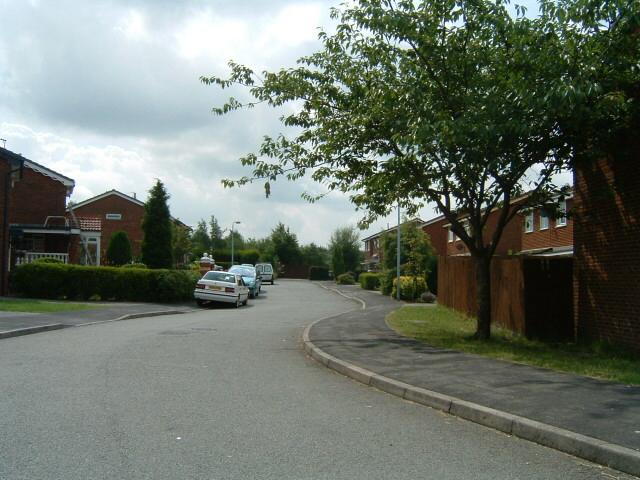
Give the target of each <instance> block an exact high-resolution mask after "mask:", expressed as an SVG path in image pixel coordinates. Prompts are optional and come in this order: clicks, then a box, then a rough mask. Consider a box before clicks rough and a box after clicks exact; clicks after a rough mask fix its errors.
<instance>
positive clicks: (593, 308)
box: [574, 152, 640, 350]
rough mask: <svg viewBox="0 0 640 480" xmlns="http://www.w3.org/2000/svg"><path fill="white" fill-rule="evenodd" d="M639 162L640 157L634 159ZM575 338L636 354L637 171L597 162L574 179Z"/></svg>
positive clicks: (639, 326) (639, 321)
mask: <svg viewBox="0 0 640 480" xmlns="http://www.w3.org/2000/svg"><path fill="white" fill-rule="evenodd" d="M635 158H636V159H640V152H637V153H636V157H635ZM574 185H575V193H574V198H575V207H574V209H575V224H574V240H575V243H574V252H575V253H574V255H575V260H576V262H575V266H574V285H575V290H574V292H575V293H574V302H575V312H576V325H577V334H578V338H580V339H586V340H604V341H608V342H611V343H616V344H621V345H626V346H629V347H631V348H634V349H638V350H640V282H638V279H640V248H639V247H640V168H638V163H637V160H636V161H634V162H632V161H630V160H610V161H604V160H603V161H599V162H595V163H593V164H590V165H583V166H580V168H577V169H576V171H575V173H574Z"/></svg>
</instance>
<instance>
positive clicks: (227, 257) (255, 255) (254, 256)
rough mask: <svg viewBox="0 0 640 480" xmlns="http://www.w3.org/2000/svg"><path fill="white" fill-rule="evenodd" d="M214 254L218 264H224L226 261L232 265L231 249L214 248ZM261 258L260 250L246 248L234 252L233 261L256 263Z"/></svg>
mask: <svg viewBox="0 0 640 480" xmlns="http://www.w3.org/2000/svg"><path fill="white" fill-rule="evenodd" d="M212 256H213V258H214V259H215V261H216V265H223V264H225V263H228V264H229V265H231V250H214V251H213V253H212ZM259 259H260V252H259V251H258V250H255V249H253V248H250V249H246V250H245V249H243V250H238V249H236V250H234V252H233V261H234V262H235V263H250V264H251V265H255V264H256V263H258V260H259Z"/></svg>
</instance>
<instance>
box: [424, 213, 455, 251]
mask: <svg viewBox="0 0 640 480" xmlns="http://www.w3.org/2000/svg"><path fill="white" fill-rule="evenodd" d="M447 223H449V222H448V221H447V220H446V219H445V218H443V219H442V220H438V221H437V222H433V223H431V224H429V225H425V226H424V227H422V230H423V231H424V233H426V234H427V235H429V239H430V241H431V246H432V247H433V249H434V251H435V254H436V255H446V254H447V235H448V234H449V229H447V228H445V227H444V226H445V225H446V224H447Z"/></svg>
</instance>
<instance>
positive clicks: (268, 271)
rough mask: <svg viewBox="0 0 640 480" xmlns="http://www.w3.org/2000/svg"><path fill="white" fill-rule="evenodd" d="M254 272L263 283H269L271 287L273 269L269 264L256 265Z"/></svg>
mask: <svg viewBox="0 0 640 480" xmlns="http://www.w3.org/2000/svg"><path fill="white" fill-rule="evenodd" d="M256 271H257V272H258V273H259V274H260V276H261V277H262V281H263V282H265V283H266V282H271V285H273V267H272V266H271V264H270V263H256Z"/></svg>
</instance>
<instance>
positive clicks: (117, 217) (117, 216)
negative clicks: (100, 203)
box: [106, 213, 122, 220]
mask: <svg viewBox="0 0 640 480" xmlns="http://www.w3.org/2000/svg"><path fill="white" fill-rule="evenodd" d="M106 218H107V220H122V214H121V213H107V215H106Z"/></svg>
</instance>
